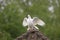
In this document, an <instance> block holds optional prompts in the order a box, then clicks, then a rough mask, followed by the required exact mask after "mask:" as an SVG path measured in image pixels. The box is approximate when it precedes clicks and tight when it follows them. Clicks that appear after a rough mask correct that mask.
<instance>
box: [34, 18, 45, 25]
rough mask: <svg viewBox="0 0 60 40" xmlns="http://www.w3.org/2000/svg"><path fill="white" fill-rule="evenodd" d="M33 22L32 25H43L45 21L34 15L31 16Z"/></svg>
mask: <svg viewBox="0 0 60 40" xmlns="http://www.w3.org/2000/svg"><path fill="white" fill-rule="evenodd" d="M33 24H34V25H37V24H38V25H40V26H44V25H45V23H44V22H43V21H42V20H41V19H39V18H37V17H34V18H33Z"/></svg>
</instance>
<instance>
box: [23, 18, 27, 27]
mask: <svg viewBox="0 0 60 40" xmlns="http://www.w3.org/2000/svg"><path fill="white" fill-rule="evenodd" d="M27 25H28V24H27V18H24V20H23V26H27Z"/></svg>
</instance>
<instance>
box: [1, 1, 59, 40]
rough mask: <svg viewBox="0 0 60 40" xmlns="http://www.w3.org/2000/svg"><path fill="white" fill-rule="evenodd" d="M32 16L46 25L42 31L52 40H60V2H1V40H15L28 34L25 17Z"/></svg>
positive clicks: (41, 28)
mask: <svg viewBox="0 0 60 40" xmlns="http://www.w3.org/2000/svg"><path fill="white" fill-rule="evenodd" d="M28 14H30V15H31V16H32V17H34V16H37V17H39V18H40V19H42V20H43V21H44V22H45V23H46V25H45V26H44V27H40V26H38V27H39V29H40V31H41V32H42V33H43V34H44V35H45V36H47V37H48V38H49V39H50V40H60V0H0V40H14V39H15V38H16V37H18V36H20V35H21V34H23V33H25V32H26V28H27V27H23V25H22V22H23V19H24V17H26V16H27V15H28Z"/></svg>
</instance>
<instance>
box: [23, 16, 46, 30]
mask: <svg viewBox="0 0 60 40" xmlns="http://www.w3.org/2000/svg"><path fill="white" fill-rule="evenodd" d="M37 24H38V25H40V26H44V25H45V23H44V22H43V21H42V20H41V19H39V18H37V17H33V18H31V16H30V15H28V18H26V17H25V18H24V20H23V26H24V27H25V26H28V29H27V30H29V29H34V28H35V29H38V30H39V28H38V27H36V25H37Z"/></svg>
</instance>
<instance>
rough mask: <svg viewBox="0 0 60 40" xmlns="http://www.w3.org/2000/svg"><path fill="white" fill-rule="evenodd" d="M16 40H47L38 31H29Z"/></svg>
mask: <svg viewBox="0 0 60 40" xmlns="http://www.w3.org/2000/svg"><path fill="white" fill-rule="evenodd" d="M16 40H49V39H48V38H47V37H46V36H44V35H43V34H42V33H41V32H40V31H39V30H35V29H31V30H28V31H27V32H26V33H24V34H23V35H21V36H19V37H17V38H16Z"/></svg>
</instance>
